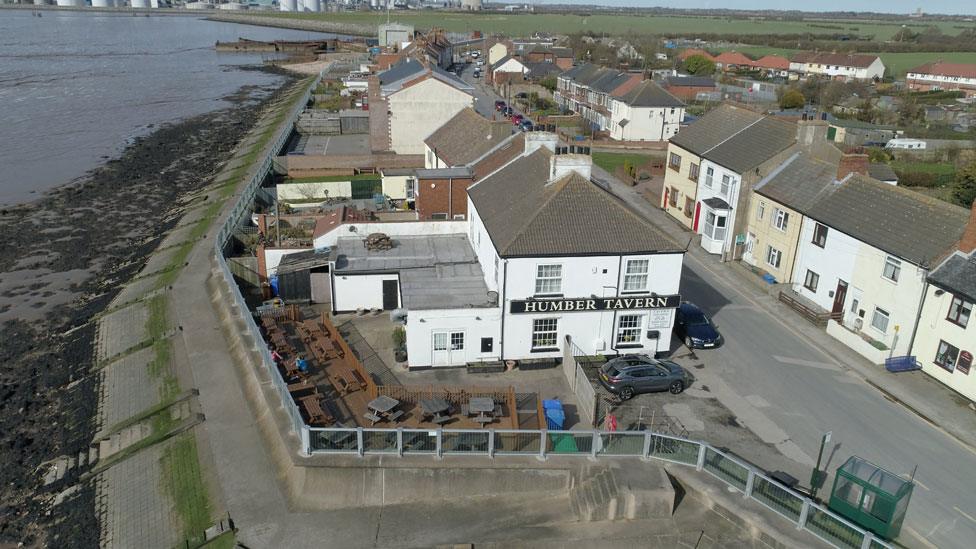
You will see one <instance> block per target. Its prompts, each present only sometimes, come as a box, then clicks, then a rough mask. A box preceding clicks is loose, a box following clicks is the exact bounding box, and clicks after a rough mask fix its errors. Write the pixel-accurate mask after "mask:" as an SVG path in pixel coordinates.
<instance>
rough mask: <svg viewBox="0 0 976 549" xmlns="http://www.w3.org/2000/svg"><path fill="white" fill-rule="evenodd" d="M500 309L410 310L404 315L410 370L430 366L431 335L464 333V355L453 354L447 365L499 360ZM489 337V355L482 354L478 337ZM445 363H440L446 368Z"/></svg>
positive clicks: (432, 362)
mask: <svg viewBox="0 0 976 549" xmlns="http://www.w3.org/2000/svg"><path fill="white" fill-rule="evenodd" d="M500 325H501V310H500V309H499V308H498V307H492V308H482V309H436V310H421V311H417V310H413V309H411V310H410V312H409V313H408V315H407V361H408V364H409V365H410V367H412V368H416V367H426V366H433V365H434V361H433V334H434V332H445V331H446V332H452V331H461V332H464V350H463V352H460V353H458V352H456V351H455V352H452V353H451V360H450V364H449V365H453V366H461V365H463V364H465V363H467V362H476V361H482V360H485V361H487V360H498V358H499V354H498V353H499V327H500ZM483 337H490V338H492V352H490V353H482V352H481V338H483ZM445 365H448V364H439V366H445Z"/></svg>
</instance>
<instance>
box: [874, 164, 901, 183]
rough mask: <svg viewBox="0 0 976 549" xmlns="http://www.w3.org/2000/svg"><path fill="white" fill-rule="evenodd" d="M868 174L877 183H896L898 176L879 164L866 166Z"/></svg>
mask: <svg viewBox="0 0 976 549" xmlns="http://www.w3.org/2000/svg"><path fill="white" fill-rule="evenodd" d="M868 173H869V174H871V177H873V178H875V179H877V180H878V181H898V174H896V173H895V170H893V169H891V166H889V165H887V164H884V163H881V162H872V163H871V164H870V165H868Z"/></svg>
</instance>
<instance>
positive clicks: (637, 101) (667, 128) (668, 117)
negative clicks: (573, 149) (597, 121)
mask: <svg viewBox="0 0 976 549" xmlns="http://www.w3.org/2000/svg"><path fill="white" fill-rule="evenodd" d="M684 117H685V104H684V103H683V102H681V100H679V99H678V98H676V97H675V96H673V95H671V94H670V93H668V92H667V91H665V90H664V89H663V88H661V86H658V85H657V83H656V82H653V81H651V80H645V81H644V82H641V83H640V84H638V85H637V87H635V88H634V89H632V90H630V91H629V92H627V93H624V94H622V95H620V96H615V97H613V99H612V102H611V104H610V128H609V129H610V138H611V139H617V140H623V141H665V140H667V139H670V138H671V137H672V136H674V135H675V134H677V133H678V127H679V125H680V124H681V121H682V120H683V119H684Z"/></svg>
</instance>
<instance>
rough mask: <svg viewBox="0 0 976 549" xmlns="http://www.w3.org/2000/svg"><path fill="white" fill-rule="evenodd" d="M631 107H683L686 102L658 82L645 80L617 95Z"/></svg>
mask: <svg viewBox="0 0 976 549" xmlns="http://www.w3.org/2000/svg"><path fill="white" fill-rule="evenodd" d="M617 99H619V100H620V101H623V102H624V103H626V104H628V105H630V106H631V107H683V106H684V105H685V104H684V103H683V102H682V101H681V100H680V99H678V98H677V97H675V96H673V95H671V94H670V93H668V92H667V91H665V90H664V89H663V88H662V87H661V86H658V85H657V83H656V82H654V81H651V80H645V81H643V82H641V83H640V84H638V85H637V86H635V87H634V88H633V89H632V90H630V91H629V92H627V93H624V94H622V95H620V96H618V97H617Z"/></svg>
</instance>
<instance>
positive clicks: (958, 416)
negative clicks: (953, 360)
mask: <svg viewBox="0 0 976 549" xmlns="http://www.w3.org/2000/svg"><path fill="white" fill-rule="evenodd" d="M593 176H594V178H595V179H596V180H598V181H599V182H604V183H606V185H608V186H609V189H610V191H611V192H612V193H613V194H615V195H617V196H618V197H620V198H622V199H623V200H624V201H625V202H627V203H628V204H630V205H631V206H632V207H633V208H634V209H635V210H637V211H638V212H640V213H641V214H643V215H644V216H645V217H646V218H647V219H648V220H650V221H651V222H652V223H653V224H654V225H656V226H657V227H658V228H659V229H661V230H662V231H663V232H665V233H666V234H668V235H670V236H671V237H672V238H674V239H675V240H676V241H678V242H680V243H682V244H685V243H689V239H691V242H690V244H689V248H688V253H687V254H686V256H685V261H686V263H689V264H692V265H694V266H695V267H696V268H697V267H699V266H700V267H701V268H703V269H707V270H709V271H711V272H712V273H714V274H716V275H717V276H719V277H722V278H724V279H726V280H729V281H730V282H731V284H732V285H733V286H734V287H735V288H736V289H737V290H738V291H739V292H741V293H742V294H743V295H744V296H746V297H747V298H748V299H749V300H750V301H751V302H753V303H755V304H756V305H758V306H760V307H762V308H763V309H764V310H765V311H767V312H769V313H771V314H773V315H774V316H776V317H777V318H778V319H780V320H781V321H782V322H783V323H784V324H786V325H788V326H789V327H790V328H791V329H792V331H794V332H796V333H800V334H802V335H803V337H806V338H808V339H809V341H810V343H812V344H813V345H815V346H816V347H818V348H819V349H821V350H822V351H824V352H825V353H827V354H828V355H830V356H831V357H832V358H833V359H834V360H836V361H837V363H838V365H839V366H840V367H841V368H843V369H846V370H847V371H849V372H850V373H852V374H854V375H856V376H858V377H860V378H861V379H863V380H864V381H865V382H867V383H868V384H869V385H871V386H873V387H875V388H876V389H878V390H879V391H881V392H882V393H884V394H885V395H886V396H887V397H888V398H889V399H890V400H893V401H894V402H897V403H898V404H900V405H902V406H904V407H906V408H907V409H909V410H911V411H912V412H913V413H915V414H917V415H918V416H920V417H922V418H923V419H925V420H926V421H928V422H929V423H931V424H932V425H933V426H935V427H936V428H938V429H940V430H942V431H944V432H945V433H947V434H949V435H950V436H952V437H953V438H955V439H956V440H958V441H959V442H961V443H963V444H965V445H966V446H968V447H969V448H970V449H973V450H974V451H976V413H974V410H973V408H972V404H971V403H969V402H968V401H966V399H964V398H962V397H960V396H959V395H958V394H957V393H955V392H954V391H952V390H950V389H948V388H946V387H945V386H943V385H941V384H940V383H938V382H937V381H935V380H933V379H932V378H931V377H929V376H928V375H926V374H925V373H923V372H919V371H916V372H903V373H898V374H892V373H890V372H888V371H887V370H885V369H884V368H883V367H881V366H877V365H874V364H871V363H869V362H867V361H866V360H864V358H862V357H861V356H860V355H858V354H857V353H855V352H854V351H853V350H851V349H849V348H847V347H846V346H844V345H843V344H842V343H840V342H839V341H837V340H836V339H834V338H833V337H831V336H829V335H827V333H826V331H824V330H823V329H822V328H816V327H815V326H813V325H812V324H810V323H809V322H808V321H806V320H805V319H803V318H802V317H800V316H799V315H798V314H796V313H795V312H794V311H793V310H792V309H790V308H789V307H787V306H786V305H784V304H782V303H780V302H779V301H778V300H777V298H776V294H777V293H778V292H776V291H775V290H774V291H770V288H769V287H768V286H769V285H768V284H765V283H764V282H763V281H762V280H761V279H760V278H759V277H758V276H757V275H755V274H753V273H752V272H751V271H750V270H749V269H748V266H747V265H743V264H742V263H740V262H737V261H735V262H725V263H723V262H721V261H720V260H719V259H718V257H717V256H715V255H711V254H708V253H706V252H705V251H704V250H703V249H702V248H701V247H700V246H699V245H698V242H699V237H697V236H695V235H693V233H691V232H690V231H688V230H687V229H685V228H684V227H683V226H682V225H680V224H679V223H678V222H677V221H676V220H674V219H673V218H672V217H671V216H669V215H668V214H667V213H665V212H664V211H663V210H661V209H660V208H658V207H657V205H656V204H652V203H651V202H649V201H648V200H647V198H646V197H645V196H644V195H642V194H641V188H640V187H631V186H629V185H626V184H624V183H623V182H621V181H620V180H618V179H617V178H616V177H614V176H613V175H611V174H610V173H608V172H606V171H605V170H603V169H601V168H600V167H599V166H596V165H594V166H593ZM693 237H694V238H693Z"/></svg>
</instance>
